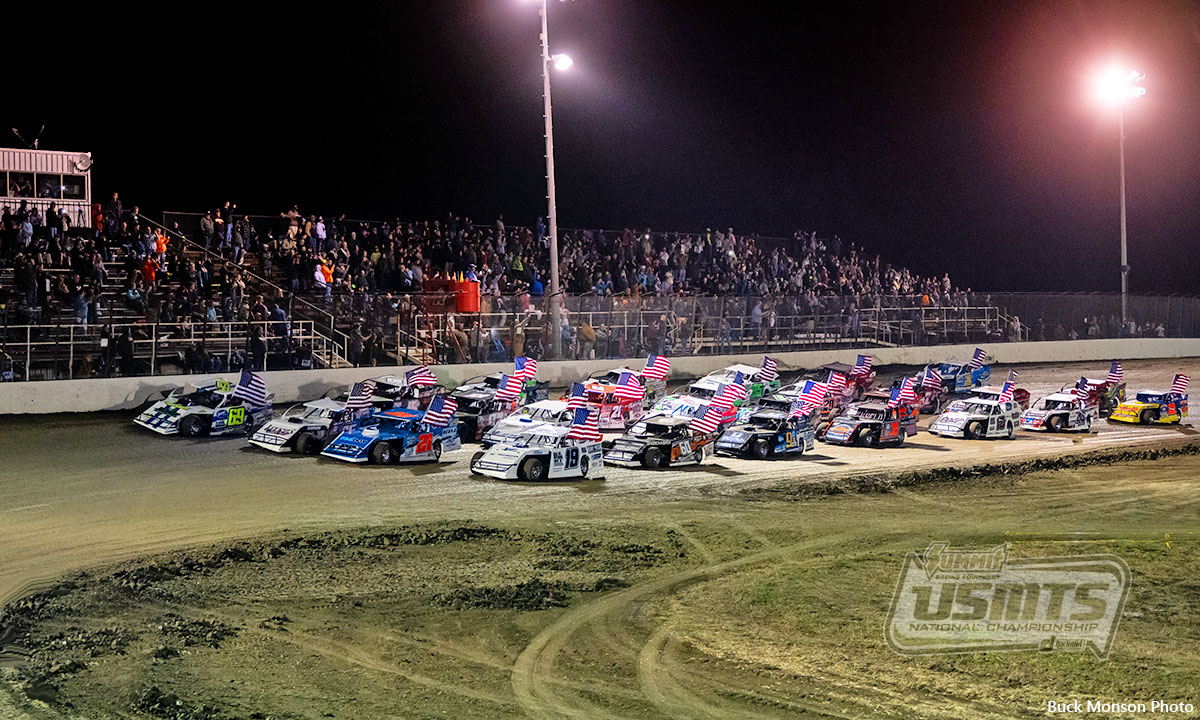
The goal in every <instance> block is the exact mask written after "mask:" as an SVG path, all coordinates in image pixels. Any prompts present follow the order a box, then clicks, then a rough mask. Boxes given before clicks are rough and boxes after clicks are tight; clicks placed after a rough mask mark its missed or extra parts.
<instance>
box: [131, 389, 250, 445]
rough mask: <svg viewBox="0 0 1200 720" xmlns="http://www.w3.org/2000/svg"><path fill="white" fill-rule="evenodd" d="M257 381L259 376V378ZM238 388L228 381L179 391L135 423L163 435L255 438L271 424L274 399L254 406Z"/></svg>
mask: <svg viewBox="0 0 1200 720" xmlns="http://www.w3.org/2000/svg"><path fill="white" fill-rule="evenodd" d="M256 377H257V376H256ZM236 387H238V386H237V385H235V384H234V383H232V382H230V381H228V380H221V379H219V378H215V379H212V380H200V381H197V382H196V383H194V384H193V385H191V386H185V387H179V388H175V389H174V390H172V391H171V393H170V394H169V395H167V396H166V397H165V398H163V399H162V400H159V401H158V402H156V403H154V404H153V405H151V406H150V407H149V408H147V409H146V410H145V411H143V412H142V413H141V414H140V415H138V416H137V418H135V419H134V423H136V424H138V425H141V426H142V427H144V428H146V429H148V430H153V431H154V432H156V433H158V434H160V435H183V436H184V437H199V436H201V435H214V436H216V435H252V434H253V433H254V429H255V428H256V427H258V426H260V425H262V424H263V423H266V422H269V421H270V420H271V398H272V397H273V395H268V394H265V385H264V386H263V387H264V391H263V392H264V397H265V398H266V401H265V402H264V403H263V404H251V403H250V402H248V401H246V400H245V399H243V398H241V397H236V396H235V395H234V389H235V388H236Z"/></svg>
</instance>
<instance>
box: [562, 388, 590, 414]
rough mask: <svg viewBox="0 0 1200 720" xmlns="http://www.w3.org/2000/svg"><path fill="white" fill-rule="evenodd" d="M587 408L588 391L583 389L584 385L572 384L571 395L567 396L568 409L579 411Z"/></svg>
mask: <svg viewBox="0 0 1200 720" xmlns="http://www.w3.org/2000/svg"><path fill="white" fill-rule="evenodd" d="M587 406H588V401H587V391H586V390H584V389H583V383H571V394H570V395H568V396H567V409H568V410H578V409H579V408H585V407H587Z"/></svg>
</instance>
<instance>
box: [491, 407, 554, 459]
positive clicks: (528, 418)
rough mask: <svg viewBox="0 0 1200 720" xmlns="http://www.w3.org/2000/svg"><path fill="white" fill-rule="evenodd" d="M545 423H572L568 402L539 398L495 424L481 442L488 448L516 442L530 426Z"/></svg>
mask: <svg viewBox="0 0 1200 720" xmlns="http://www.w3.org/2000/svg"><path fill="white" fill-rule="evenodd" d="M543 423H545V424H549V425H562V426H564V427H566V426H567V425H570V424H571V413H570V411H568V410H567V403H566V402H565V401H563V400H539V401H537V402H535V403H533V404H532V405H526V406H525V407H522V408H520V409H519V410H517V411H516V412H515V413H513V414H512V415H509V416H508V417H506V418H504V419H503V420H501V421H500V422H498V423H496V424H495V425H493V426H492V427H491V429H490V430H488V431H487V432H486V433H484V435H483V440H482V441H481V442H480V444H482V445H483V448H484V449H485V450H486V449H487V448H490V447H491V446H493V445H504V444H505V443H514V442H516V441H517V440H519V439H520V438H521V437H523V436H524V435H525V433H527V432H529V429H530V428H532V427H534V426H536V425H541V424H543Z"/></svg>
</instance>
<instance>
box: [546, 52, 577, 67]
mask: <svg viewBox="0 0 1200 720" xmlns="http://www.w3.org/2000/svg"><path fill="white" fill-rule="evenodd" d="M551 59H552V60H553V61H554V69H555V70H567V69H569V68H570V67H571V66H572V65H574V64H575V61H574V60H572V59H571V57H570V56H569V55H555V56H554V57H553V58H551Z"/></svg>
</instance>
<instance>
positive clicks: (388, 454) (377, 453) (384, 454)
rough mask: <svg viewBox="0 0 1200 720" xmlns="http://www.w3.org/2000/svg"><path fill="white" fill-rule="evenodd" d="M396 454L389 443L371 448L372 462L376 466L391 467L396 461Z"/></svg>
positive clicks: (376, 444) (377, 444) (378, 444)
mask: <svg viewBox="0 0 1200 720" xmlns="http://www.w3.org/2000/svg"><path fill="white" fill-rule="evenodd" d="M395 456H396V452H395V451H394V450H393V449H392V446H391V445H389V444H388V443H385V442H381V443H375V445H374V447H372V448H371V461H372V462H374V463H375V464H376V465H391V464H392V461H393V460H395V459H396V458H395Z"/></svg>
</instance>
